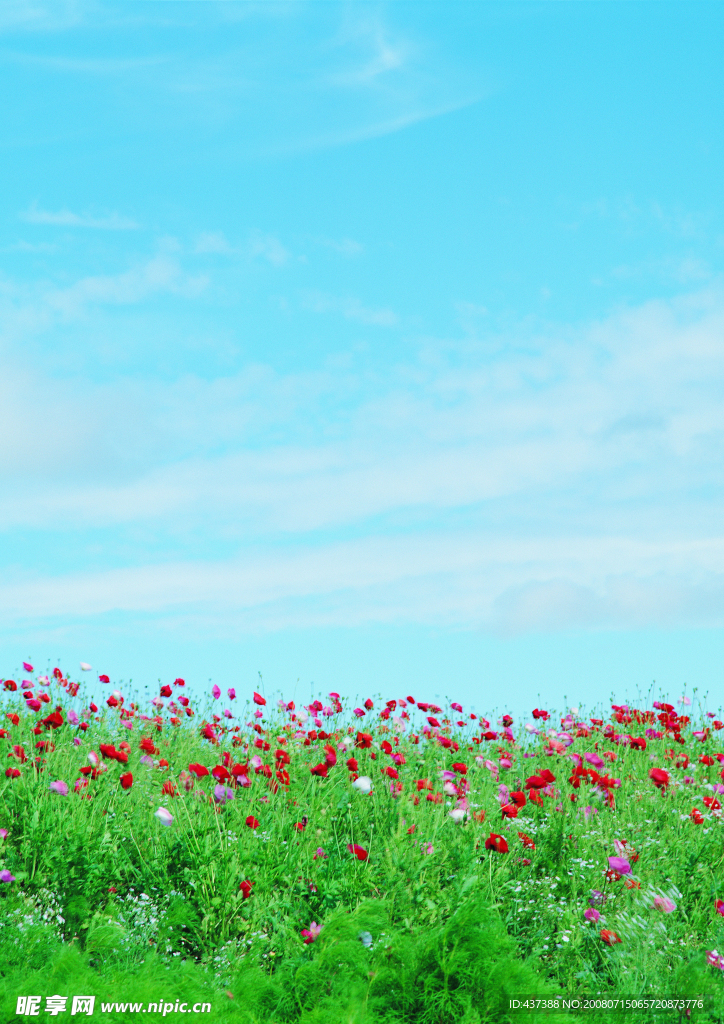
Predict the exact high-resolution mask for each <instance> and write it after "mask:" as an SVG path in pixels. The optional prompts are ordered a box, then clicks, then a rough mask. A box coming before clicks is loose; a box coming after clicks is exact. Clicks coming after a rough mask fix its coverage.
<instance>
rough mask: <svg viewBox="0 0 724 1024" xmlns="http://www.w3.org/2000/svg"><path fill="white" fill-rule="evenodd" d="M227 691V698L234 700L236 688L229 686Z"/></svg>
mask: <svg viewBox="0 0 724 1024" xmlns="http://www.w3.org/2000/svg"><path fill="white" fill-rule="evenodd" d="M227 693H228V694H229V700H234V699H235V698H236V690H235V689H234V687H233V686H231V687H229V689H228V690H227Z"/></svg>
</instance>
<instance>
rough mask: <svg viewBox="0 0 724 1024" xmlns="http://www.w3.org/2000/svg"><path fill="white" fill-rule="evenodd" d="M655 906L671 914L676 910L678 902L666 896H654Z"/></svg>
mask: <svg viewBox="0 0 724 1024" xmlns="http://www.w3.org/2000/svg"><path fill="white" fill-rule="evenodd" d="M654 906H655V907H656V909H657V910H660V911H661V912H662V913H664V914H670V913H671V912H672V911H674V910H676V904H675V903H674V901H673V900H670V899H667V897H666V896H654Z"/></svg>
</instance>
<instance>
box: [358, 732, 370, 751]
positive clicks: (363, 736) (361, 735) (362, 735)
mask: <svg viewBox="0 0 724 1024" xmlns="http://www.w3.org/2000/svg"><path fill="white" fill-rule="evenodd" d="M355 746H356V747H360V748H361V749H362V750H367V748H368V747H371V746H372V736H371V735H370V734H369V733H368V732H358V733H357V742H356V743H355Z"/></svg>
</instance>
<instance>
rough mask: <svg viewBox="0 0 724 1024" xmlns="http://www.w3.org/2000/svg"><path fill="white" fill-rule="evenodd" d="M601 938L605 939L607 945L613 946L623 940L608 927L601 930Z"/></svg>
mask: <svg viewBox="0 0 724 1024" xmlns="http://www.w3.org/2000/svg"><path fill="white" fill-rule="evenodd" d="M601 938H602V939H603V941H604V942H605V943H606V945H607V946H613V945H615V943H617V942H620V941H621V940H620V939H619V937H618V935H617V934H616V932H610V931H608V930H607V929H606V928H604V929H602V931H601Z"/></svg>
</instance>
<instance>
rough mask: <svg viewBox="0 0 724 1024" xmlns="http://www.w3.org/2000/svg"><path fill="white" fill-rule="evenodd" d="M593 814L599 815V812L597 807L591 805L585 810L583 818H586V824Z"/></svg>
mask: <svg viewBox="0 0 724 1024" xmlns="http://www.w3.org/2000/svg"><path fill="white" fill-rule="evenodd" d="M592 814H598V810H597V809H596V808H595V807H591V805H590V804H589V805H588V807H584V808H583V817H584V818H585V820H586V822H588V819H589V818H590V817H591V815H592Z"/></svg>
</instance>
